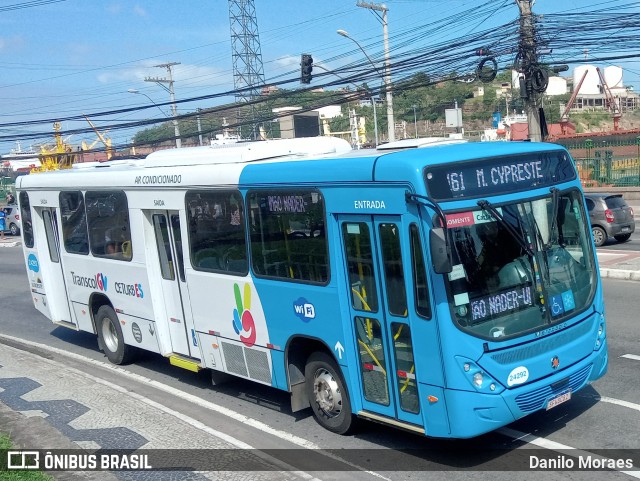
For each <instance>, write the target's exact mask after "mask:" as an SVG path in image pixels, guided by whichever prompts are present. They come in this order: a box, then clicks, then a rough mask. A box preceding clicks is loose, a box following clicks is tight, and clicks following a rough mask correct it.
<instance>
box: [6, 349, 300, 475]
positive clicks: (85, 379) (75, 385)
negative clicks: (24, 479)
mask: <svg viewBox="0 0 640 481" xmlns="http://www.w3.org/2000/svg"><path fill="white" fill-rule="evenodd" d="M0 341H2V340H1V339H0ZM9 344H11V343H9ZM98 376H99V374H98ZM0 426H1V428H0V430H2V431H6V430H9V431H10V434H11V436H12V439H13V440H14V443H15V444H16V445H17V446H16V447H17V448H22V449H25V450H27V449H29V450H36V449H41V450H49V449H54V450H59V449H76V450H77V449H84V450H88V451H87V453H89V452H94V451H95V450H98V449H105V450H108V449H127V450H136V449H141V448H142V449H144V450H166V449H174V450H175V449H176V448H177V447H184V448H188V449H189V450H212V451H207V455H208V456H211V457H214V456H215V457H216V458H214V459H215V460H216V465H217V466H228V468H227V469H228V471H225V470H224V468H222V470H221V471H215V472H206V471H198V472H196V471H155V470H154V471H112V472H109V471H92V472H87V471H82V472H68V471H55V472H49V474H50V475H52V476H54V477H55V478H56V479H57V480H69V481H74V480H80V479H83V480H88V481H93V480H100V481H101V480H106V481H118V480H120V481H129V480H131V481H133V480H147V479H148V480H153V481H156V480H160V481H162V480H172V481H174V480H175V481H182V480H185V481H186V480H189V481H206V480H210V479H216V480H225V479H228V480H237V479H242V480H254V479H255V480H263V479H264V480H269V479H271V480H274V481H279V480H294V479H301V478H300V476H299V474H297V473H295V472H291V471H286V470H284V471H281V469H283V466H284V464H282V463H278V462H277V461H276V460H273V462H272V460H271V459H269V458H268V457H261V456H259V455H258V454H256V451H255V450H247V446H248V445H247V446H242V445H238V443H237V442H234V438H231V437H230V436H225V435H223V434H222V433H219V434H220V436H216V433H215V432H212V431H213V430H212V429H207V427H206V426H204V425H202V426H201V425H199V424H198V423H197V422H194V421H193V420H189V419H186V418H185V416H184V415H179V414H178V413H176V412H174V411H172V410H170V409H168V408H165V407H164V406H162V405H161V404H159V403H155V402H152V401H151V400H149V399H147V398H145V397H143V396H141V395H140V394H138V393H136V392H134V391H131V390H127V389H124V388H122V387H120V386H117V385H115V384H111V383H109V382H106V381H103V380H101V379H99V378H98V377H93V376H91V375H89V374H86V373H84V372H83V371H80V370H76V369H74V368H72V367H69V366H67V365H66V364H65V365H63V364H61V363H60V362H57V361H54V360H50V359H47V358H46V357H43V356H42V354H37V353H35V352H30V351H29V350H22V349H17V348H14V347H12V346H11V345H8V344H7V343H5V342H2V343H1V344H0ZM225 437H226V439H224V438H225ZM248 447H249V448H250V446H248ZM213 450H215V451H213ZM162 452H164V451H162ZM174 453H175V451H174ZM174 456H178V455H174ZM249 457H250V458H251V459H249ZM177 459H180V458H179V457H174V460H177ZM1 461H3V460H0V465H2V462H1ZM247 463H250V464H251V466H252V467H251V468H242V469H250V471H249V472H247V471H238V470H237V467H238V466H248V464H247ZM232 466H233V467H232ZM261 466H264V468H261ZM0 478H2V473H1V472H0Z"/></svg>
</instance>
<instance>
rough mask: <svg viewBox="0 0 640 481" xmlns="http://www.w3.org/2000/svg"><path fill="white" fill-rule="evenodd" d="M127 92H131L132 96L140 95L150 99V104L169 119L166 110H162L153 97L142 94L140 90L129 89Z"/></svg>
mask: <svg viewBox="0 0 640 481" xmlns="http://www.w3.org/2000/svg"><path fill="white" fill-rule="evenodd" d="M127 92H129V93H130V94H140V95H144V96H145V97H147V98H148V99H149V102H151V103H152V104H153V105H155V106H156V107H158V110H159V111H160V112H162V115H164V116H165V117H168V115H167V114H166V112H165V111H164V110H162V109H161V108H160V106H159V105H158V104H157V103H155V102H154V101H153V100H152V99H151V97H149V96H148V95H147V94H145V93H144V92H140V91H139V90H138V89H128V90H127Z"/></svg>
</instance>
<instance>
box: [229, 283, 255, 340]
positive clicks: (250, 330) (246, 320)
mask: <svg viewBox="0 0 640 481" xmlns="http://www.w3.org/2000/svg"><path fill="white" fill-rule="evenodd" d="M233 294H234V296H235V298H236V308H235V309H234V310H233V321H232V323H233V330H234V331H236V334H238V335H239V336H240V340H241V341H242V342H243V344H244V345H245V346H248V347H251V346H253V345H254V344H255V343H256V323H255V322H254V320H253V315H252V314H251V311H250V309H251V286H250V285H249V284H245V285H244V296H243V295H242V294H241V293H240V286H239V285H238V284H234V285H233ZM243 298H244V299H243Z"/></svg>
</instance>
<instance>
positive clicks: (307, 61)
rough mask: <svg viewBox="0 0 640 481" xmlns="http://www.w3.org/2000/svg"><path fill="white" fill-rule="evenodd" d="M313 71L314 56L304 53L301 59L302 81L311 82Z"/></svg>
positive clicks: (304, 82)
mask: <svg viewBox="0 0 640 481" xmlns="http://www.w3.org/2000/svg"><path fill="white" fill-rule="evenodd" d="M311 72H313V58H311V55H309V54H308V53H303V54H302V58H301V59H300V83H303V84H310V83H311Z"/></svg>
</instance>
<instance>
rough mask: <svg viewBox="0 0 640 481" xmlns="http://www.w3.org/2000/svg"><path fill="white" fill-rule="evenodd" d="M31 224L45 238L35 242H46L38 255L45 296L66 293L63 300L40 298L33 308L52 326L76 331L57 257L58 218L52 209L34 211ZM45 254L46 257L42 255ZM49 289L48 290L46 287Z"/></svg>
mask: <svg viewBox="0 0 640 481" xmlns="http://www.w3.org/2000/svg"><path fill="white" fill-rule="evenodd" d="M34 210H35V213H36V216H35V217H34V219H33V220H34V221H35V224H36V228H37V229H43V230H44V232H45V236H44V237H43V236H37V237H36V239H37V242H38V243H40V242H42V239H45V240H46V243H47V245H46V248H45V246H42V245H38V246H37V248H38V252H41V253H42V254H41V255H40V264H39V269H40V271H41V272H40V274H41V279H42V284H43V285H44V287H45V289H44V290H45V292H56V291H57V290H58V289H59V288H60V286H62V287H63V289H64V290H65V295H64V296H42V298H41V302H40V303H36V308H37V309H38V310H39V311H41V312H42V313H43V314H44V315H46V316H47V317H49V318H50V319H51V320H52V321H53V322H55V323H58V324H63V325H66V326H67V327H73V328H75V329H77V324H76V322H75V319H74V318H73V316H72V314H71V309H70V308H69V296H68V290H67V285H66V281H65V278H64V273H63V268H62V259H61V257H60V234H59V231H58V215H57V212H56V209H55V208H53V207H35V208H34ZM45 252H47V254H44V253H45ZM47 286H48V287H47Z"/></svg>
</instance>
